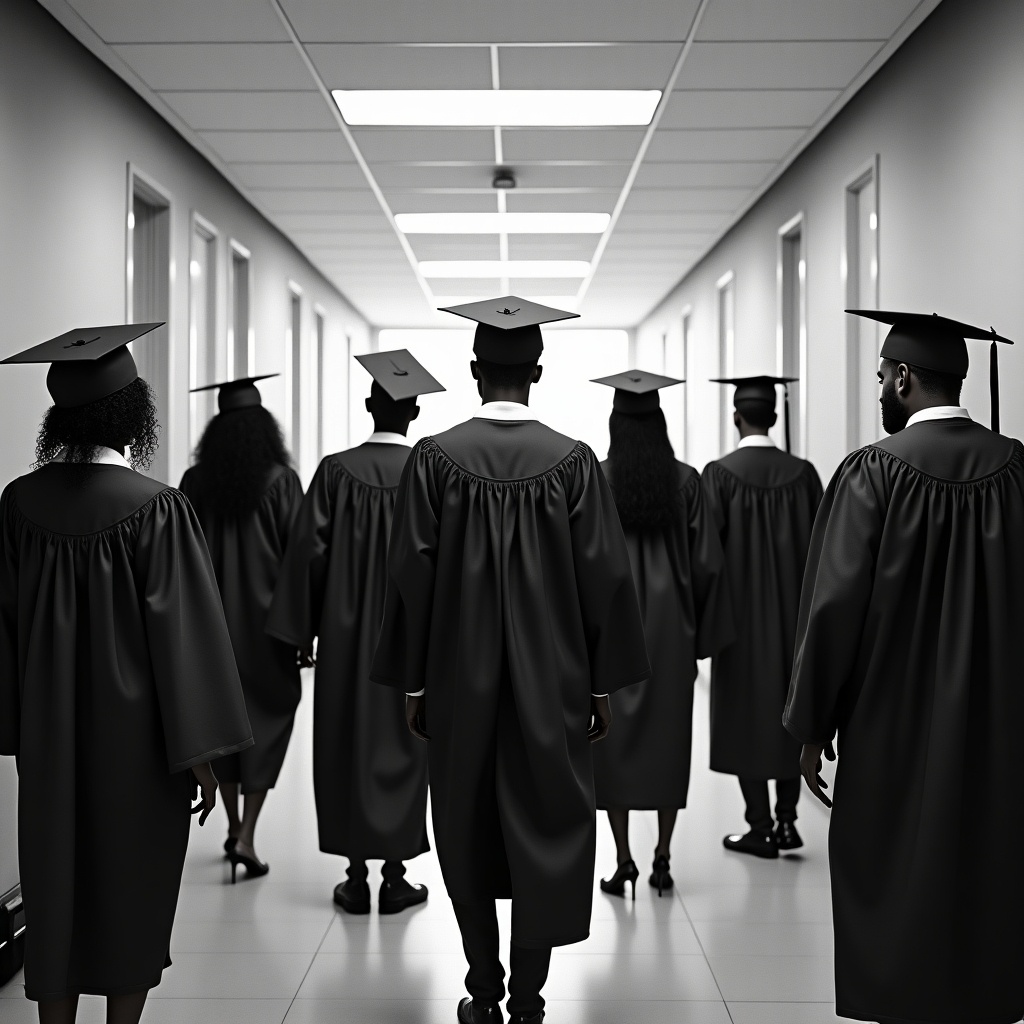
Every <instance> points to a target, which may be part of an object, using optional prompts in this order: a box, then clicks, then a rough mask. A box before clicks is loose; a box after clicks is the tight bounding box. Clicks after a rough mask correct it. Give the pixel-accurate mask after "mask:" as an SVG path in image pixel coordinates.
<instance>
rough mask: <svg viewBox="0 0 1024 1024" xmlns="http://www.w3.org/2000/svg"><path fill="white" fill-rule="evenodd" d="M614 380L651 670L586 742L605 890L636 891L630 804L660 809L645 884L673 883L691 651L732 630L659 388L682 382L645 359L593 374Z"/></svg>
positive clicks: (702, 652) (715, 557)
mask: <svg viewBox="0 0 1024 1024" xmlns="http://www.w3.org/2000/svg"><path fill="white" fill-rule="evenodd" d="M600 383H603V384H609V385H610V386H612V387H614V388H615V398H614V400H613V404H612V414H611V419H610V421H609V427H610V431H611V444H610V446H609V450H608V461H607V462H606V463H604V468H605V471H606V473H607V475H608V480H609V483H610V484H611V488H612V493H613V495H614V497H615V506H616V508H617V509H618V512H619V521H620V522H621V523H622V529H623V532H624V533H625V535H626V545H627V547H628V548H629V557H630V562H631V563H632V567H633V579H634V582H635V583H636V589H637V597H638V598H639V600H640V613H641V615H642V616H643V620H644V633H645V635H646V638H647V653H648V656H649V657H650V661H651V678H650V679H648V680H647V681H646V682H642V683H638V684H637V685H635V686H630V687H627V688H626V689H625V690H622V691H620V692H619V693H618V694H616V700H615V725H614V728H613V729H612V730H611V732H610V733H609V734H608V739H607V740H605V742H604V743H601V744H599V745H598V746H596V747H595V748H594V781H595V785H596V791H597V806H598V807H601V808H604V809H605V810H607V812H608V821H609V824H610V825H611V828H612V834H613V835H614V836H615V847H616V853H617V856H618V867H617V868H616V870H615V873H614V874H613V875H612V876H611V877H610V878H608V879H602V880H601V888H602V890H603V891H604V892H607V893H611V894H613V895H623V894H624V893H625V888H626V883H627V882H628V883H629V884H630V885H631V886H632V895H633V897H634V898H635V897H636V880H637V878H638V877H639V875H640V872H639V870H638V869H637V866H636V864H635V863H634V861H633V855H632V853H631V852H630V846H629V812H630V810H631V809H634V810H657V812H658V844H657V846H656V847H655V850H654V864H653V867H652V869H651V876H650V884H651V885H652V886H653V887H654V888H656V889H657V890H658V895H659V896H660V895H661V894H662V892H664V891H665V890H666V889H670V888H671V887H672V884H673V883H672V875H671V874H670V872H669V858H670V856H671V851H670V844H671V840H672V831H673V829H674V828H675V823H676V817H677V814H678V811H679V809H680V808H682V807H685V806H686V797H687V791H688V789H689V785H690V745H691V734H692V727H691V722H692V718H693V683H694V680H695V679H696V677H697V659H698V658H706V657H708V656H710V655H711V654H713V653H716V652H717V651H718V650H720V649H721V648H722V647H723V646H725V644H727V643H728V642H729V641H730V640H731V639H732V625H731V615H730V612H729V606H728V601H727V598H726V591H725V577H724V558H723V555H722V547H721V544H720V542H719V539H718V535H717V533H715V531H714V528H713V525H712V523H711V520H710V519H709V518H708V515H707V512H706V509H705V506H704V503H703V502H702V500H701V489H700V474H699V473H698V472H697V471H696V470H695V469H693V468H692V467H691V466H688V465H686V464H685V463H683V462H678V461H676V458H675V454H674V453H673V451H672V444H671V442H670V441H669V438H668V429H667V427H666V424H665V414H664V413H663V412H662V411H661V403H660V400H659V398H658V390H659V389H660V388H663V387H668V386H671V385H673V384H679V383H682V381H677V380H675V379H673V378H671V377H660V376H657V375H656V374H652V373H645V372H644V371H642V370H631V371H629V372H628V373H621V374H617V375H615V376H614V377H607V378H604V379H602V380H601V381H600Z"/></svg>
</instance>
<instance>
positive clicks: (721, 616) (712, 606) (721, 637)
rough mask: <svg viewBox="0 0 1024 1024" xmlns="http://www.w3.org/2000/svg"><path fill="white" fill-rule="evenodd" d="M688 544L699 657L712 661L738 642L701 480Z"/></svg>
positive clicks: (691, 513) (690, 514)
mask: <svg viewBox="0 0 1024 1024" xmlns="http://www.w3.org/2000/svg"><path fill="white" fill-rule="evenodd" d="M686 530H687V541H688V543H689V549H690V572H691V578H692V582H693V599H694V605H695V607H696V611H697V657H698V658H710V657H711V656H712V655H714V654H717V653H718V652H719V651H720V650H722V649H723V648H725V647H728V646H729V644H731V643H732V642H733V640H735V639H736V630H735V624H734V622H733V614H732V602H731V600H730V598H729V575H728V573H727V572H726V568H725V553H724V552H723V551H722V542H721V540H720V539H719V535H718V529H717V528H716V526H715V523H714V520H713V517H712V514H711V510H710V508H709V507H708V502H707V500H706V498H705V496H704V490H703V485H702V484H701V482H700V478H699V477H698V478H697V485H696V487H694V488H692V493H691V496H690V501H689V503H688V508H687V524H686Z"/></svg>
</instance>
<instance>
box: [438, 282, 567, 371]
mask: <svg viewBox="0 0 1024 1024" xmlns="http://www.w3.org/2000/svg"><path fill="white" fill-rule="evenodd" d="M441 312H442V313H454V314H455V315H456V316H464V317H465V318H466V319H467V320H475V321H476V325H477V326H476V334H475V335H474V337H473V353H474V355H476V357H477V359H483V360H484V361H486V362H488V363H500V364H503V365H506V366H514V365H516V364H519V363H532V362H535V361H536V360H538V359H540V354H541V352H543V351H544V339H543V338H542V337H541V334H540V328H541V325H542V324H551V323H555V321H557V320H571V319H573V318H574V317H578V316H579V313H567V312H566V311H565V310H564V309H554V308H553V307H551V306H542V305H541V304H540V303H539V302H530V301H529V300H528V299H521V298H519V296H518V295H503V296H502V297H501V298H498V299H484V300H483V301H482V302H467V303H465V304H463V305H461V306H443V307H442V308H441Z"/></svg>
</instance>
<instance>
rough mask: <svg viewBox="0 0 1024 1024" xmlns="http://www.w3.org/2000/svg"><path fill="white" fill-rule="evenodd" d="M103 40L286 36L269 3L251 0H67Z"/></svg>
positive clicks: (269, 38)
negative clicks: (137, 0) (136, 0)
mask: <svg viewBox="0 0 1024 1024" xmlns="http://www.w3.org/2000/svg"><path fill="white" fill-rule="evenodd" d="M69 3H70V5H71V6H72V7H73V8H74V9H75V10H76V11H77V12H78V13H79V14H80V15H81V16H82V17H83V18H84V19H85V20H86V21H87V22H88V23H89V25H90V27H91V28H92V29H93V31H94V32H96V33H97V35H99V36H100V38H101V39H104V40H106V41H107V42H108V43H116V42H120V43H143V42H146V43H168V42H228V43H231V42H257V41H268V42H269V41H280V42H287V41H288V34H287V33H286V32H285V30H284V26H283V25H282V24H281V22H280V21H279V20H278V18H277V16H276V15H275V14H274V11H273V9H272V8H271V6H270V4H261V3H256V4H254V3H253V2H252V0H175V2H174V3H170V2H160V0H153V2H149V3H125V2H124V0H69Z"/></svg>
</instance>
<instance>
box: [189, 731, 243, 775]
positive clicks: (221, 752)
mask: <svg viewBox="0 0 1024 1024" xmlns="http://www.w3.org/2000/svg"><path fill="white" fill-rule="evenodd" d="M255 744H256V741H255V740H254V739H253V738H252V737H251V736H250V737H249V738H248V739H247V740H243V741H242V742H241V743H232V744H230V745H229V746H226V747H217V748H216V749H214V750H208V751H207V752H206V753H205V754H198V755H197V756H196V757H190V758H189V759H188V760H187V761H179V762H178V763H177V764H173V765H171V772H170V773H171V775H177V774H178V772H183V771H187V770H188V769H189V768H194V767H195V766H196V765H197V764H207V763H208V762H210V761H219V760H220V758H222V757H227V756H228V755H229V754H237V753H238V752H239V751H240V750H248V749H249V747H252V746H255Z"/></svg>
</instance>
